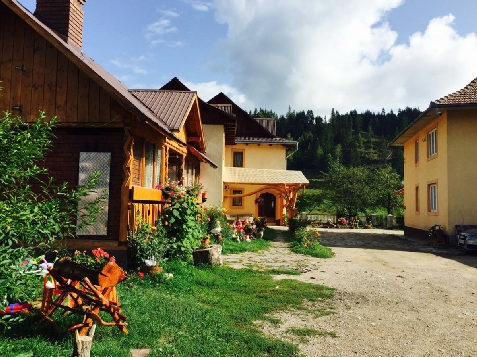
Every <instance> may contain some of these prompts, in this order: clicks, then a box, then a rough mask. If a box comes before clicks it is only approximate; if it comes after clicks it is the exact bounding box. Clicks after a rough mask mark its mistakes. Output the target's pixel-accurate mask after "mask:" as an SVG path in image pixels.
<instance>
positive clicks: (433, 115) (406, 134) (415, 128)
mask: <svg viewBox="0 0 477 357" xmlns="http://www.w3.org/2000/svg"><path fill="white" fill-rule="evenodd" d="M441 115H442V113H441V112H440V111H439V108H438V106H437V105H436V103H434V102H431V104H430V105H429V108H427V109H426V110H425V111H424V112H423V113H422V114H421V115H419V116H418V117H417V118H416V119H415V120H414V121H413V122H412V123H410V124H409V125H408V126H407V127H406V128H404V130H403V131H401V132H400V133H399V134H398V135H397V136H396V137H395V138H394V139H393V140H391V142H390V143H389V144H388V146H404V143H406V142H407V141H408V140H409V139H411V138H412V137H413V136H415V135H416V134H417V133H419V131H420V130H421V129H422V128H424V127H426V126H427V125H428V124H430V123H431V122H432V121H433V120H435V119H437V118H438V117H440V116H441Z"/></svg>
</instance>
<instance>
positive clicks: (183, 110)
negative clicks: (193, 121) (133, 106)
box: [129, 89, 197, 131]
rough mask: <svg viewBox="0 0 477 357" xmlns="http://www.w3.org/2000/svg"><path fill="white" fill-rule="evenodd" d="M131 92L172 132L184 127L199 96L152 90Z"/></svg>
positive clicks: (132, 90) (194, 93)
mask: <svg viewBox="0 0 477 357" xmlns="http://www.w3.org/2000/svg"><path fill="white" fill-rule="evenodd" d="M129 92H130V93H132V94H133V95H134V96H135V97H136V98H137V99H139V100H140V101H141V102H142V103H143V104H144V105H145V106H146V107H147V108H148V109H149V110H150V111H151V112H152V113H154V115H155V116H157V117H158V118H160V119H161V120H162V121H164V123H166V125H167V126H168V127H169V129H171V130H172V131H178V130H180V128H181V127H182V125H184V121H185V120H186V119H187V115H188V114H189V111H190V109H191V108H192V105H193V104H194V102H195V99H196V95H197V94H196V92H190V91H188V92H186V91H170V90H150V89H130V90H129Z"/></svg>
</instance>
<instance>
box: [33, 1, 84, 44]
mask: <svg viewBox="0 0 477 357" xmlns="http://www.w3.org/2000/svg"><path fill="white" fill-rule="evenodd" d="M85 2H86V0H37V1H36V9H35V13H34V15H35V16H36V17H37V18H38V19H39V20H40V21H41V22H43V23H44V24H45V25H47V26H48V27H49V28H51V29H52V30H53V31H55V32H56V33H57V34H58V35H60V37H61V38H63V39H64V40H65V41H66V42H68V43H70V44H73V45H75V46H76V47H79V48H81V46H82V44H83V5H84V3H85Z"/></svg>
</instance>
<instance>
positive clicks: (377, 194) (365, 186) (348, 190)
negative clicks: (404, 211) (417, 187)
mask: <svg viewBox="0 0 477 357" xmlns="http://www.w3.org/2000/svg"><path fill="white" fill-rule="evenodd" d="M323 184H324V189H325V193H324V196H325V197H326V198H327V199H328V200H330V201H331V203H332V205H333V206H334V207H335V209H336V210H337V212H338V213H344V214H346V215H347V216H354V215H356V214H358V213H367V212H369V211H371V210H374V209H376V208H380V207H386V209H387V211H388V213H397V211H398V210H400V209H401V208H402V196H400V195H396V194H394V192H395V191H397V190H398V189H399V188H401V187H402V181H401V178H400V176H399V174H398V173H397V172H396V171H395V170H394V169H393V168H392V167H390V166H379V167H370V166H358V167H346V166H344V165H340V164H336V163H333V164H331V165H330V170H329V172H328V173H325V174H324V181H323Z"/></svg>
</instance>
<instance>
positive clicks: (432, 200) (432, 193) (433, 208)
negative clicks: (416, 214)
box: [429, 183, 437, 213]
mask: <svg viewBox="0 0 477 357" xmlns="http://www.w3.org/2000/svg"><path fill="white" fill-rule="evenodd" d="M429 212H434V213H435V212H437V184H436V183H431V184H429Z"/></svg>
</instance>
